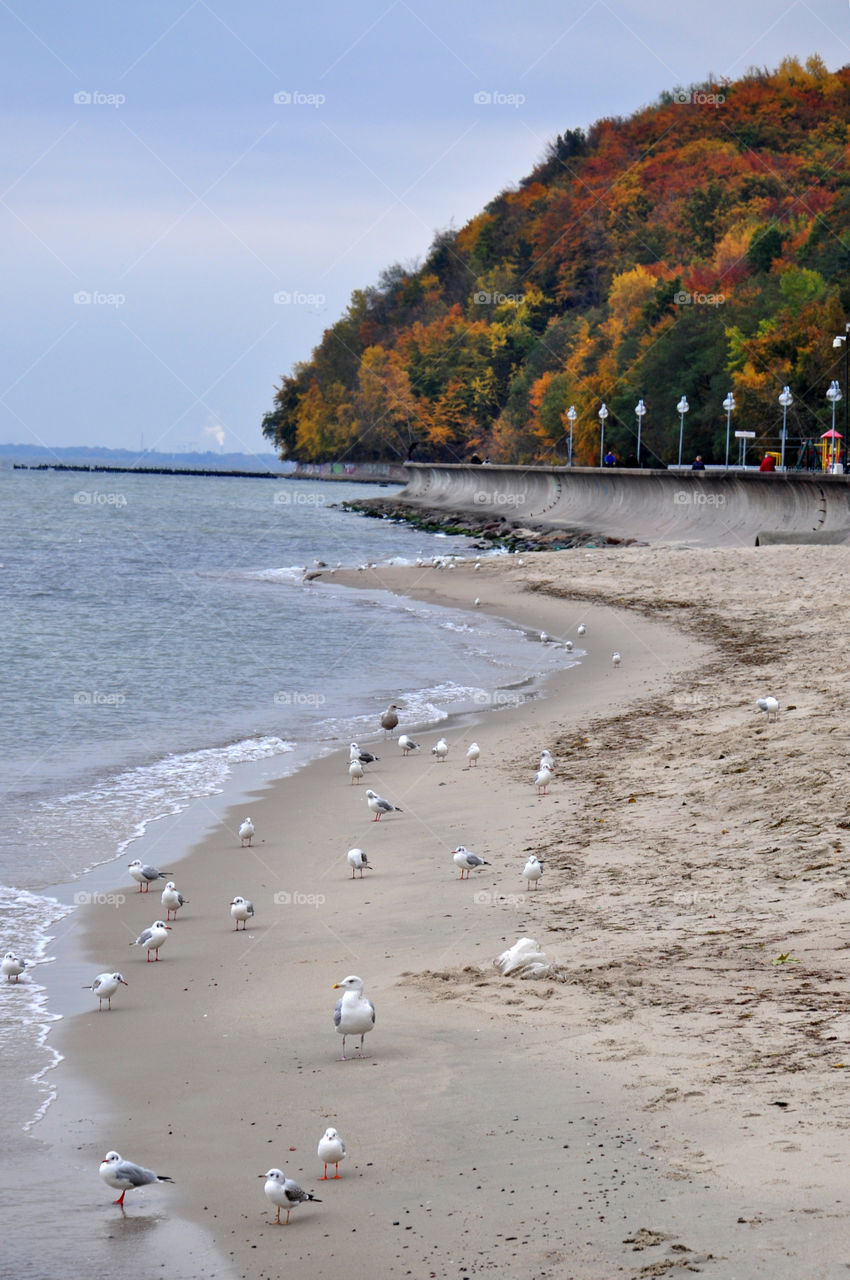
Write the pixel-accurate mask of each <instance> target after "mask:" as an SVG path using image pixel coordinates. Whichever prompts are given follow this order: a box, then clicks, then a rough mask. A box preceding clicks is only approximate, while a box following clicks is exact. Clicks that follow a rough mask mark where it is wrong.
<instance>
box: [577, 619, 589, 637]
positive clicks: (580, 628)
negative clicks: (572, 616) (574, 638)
mask: <svg viewBox="0 0 850 1280" xmlns="http://www.w3.org/2000/svg"><path fill="white" fill-rule="evenodd" d="M586 631H587V627H586V626H585V625H584V623H583V622H580V623H579V624H578V626H577V627H576V635H579V636H583V635H584V634H585V633H586Z"/></svg>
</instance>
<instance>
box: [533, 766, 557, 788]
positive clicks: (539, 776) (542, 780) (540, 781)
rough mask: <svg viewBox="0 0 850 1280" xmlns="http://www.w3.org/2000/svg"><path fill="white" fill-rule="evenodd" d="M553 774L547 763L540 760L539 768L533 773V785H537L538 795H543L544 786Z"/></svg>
mask: <svg viewBox="0 0 850 1280" xmlns="http://www.w3.org/2000/svg"><path fill="white" fill-rule="evenodd" d="M554 776H555V770H554V769H553V768H552V767H551V766H550V765H548V764H544V763H543V761H541V762H540V768H539V769H538V770H537V772H536V773H535V775H534V785H535V786H536V787H537V794H538V796H545V794H546V788H547V787H548V785H549V783H550V782H551V781H552V779H553V778H554Z"/></svg>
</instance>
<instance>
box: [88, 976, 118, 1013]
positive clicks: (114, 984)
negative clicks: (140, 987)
mask: <svg viewBox="0 0 850 1280" xmlns="http://www.w3.org/2000/svg"><path fill="white" fill-rule="evenodd" d="M128 985H129V984H128V983H126V982H125V981H124V978H123V977H122V975H121V974H120V973H99V974H98V975H97V977H96V978H95V980H94V982H93V983H92V984H91V986H90V987H83V990H84V991H93V992H94V994H95V995H96V996H97V1011H98V1013H100V1011H101V1009H102V1008H103V1002H104V1000H105V1001H106V1007H107V1009H111V1008H112V997H113V996H114V995H115V992H116V991H117V990H118V988H119V987H121V986H124V987H126V986H128Z"/></svg>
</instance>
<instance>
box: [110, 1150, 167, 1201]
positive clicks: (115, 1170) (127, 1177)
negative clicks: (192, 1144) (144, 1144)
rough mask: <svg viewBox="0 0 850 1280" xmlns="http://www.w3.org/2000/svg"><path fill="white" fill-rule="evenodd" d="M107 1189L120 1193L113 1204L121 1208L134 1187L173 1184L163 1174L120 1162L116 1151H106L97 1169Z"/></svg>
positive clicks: (130, 1163)
mask: <svg viewBox="0 0 850 1280" xmlns="http://www.w3.org/2000/svg"><path fill="white" fill-rule="evenodd" d="M98 1173H99V1174H100V1176H101V1178H103V1181H104V1182H105V1183H106V1185H107V1186H108V1187H113V1188H114V1189H115V1190H116V1191H120V1192H121V1195H120V1196H119V1197H118V1199H117V1200H113V1202H112V1203H113V1204H120V1205H122V1206H123V1204H124V1197H125V1195H126V1194H127V1192H128V1191H132V1190H133V1188H134V1187H146V1186H147V1185H148V1183H150V1182H173V1181H174V1179H173V1178H169V1177H168V1175H167V1174H165V1173H154V1171H153V1169H143V1168H142V1166H141V1165H140V1164H133V1163H132V1161H130V1160H122V1159H121V1157H120V1156H119V1154H118V1152H117V1151H107V1153H106V1155H105V1156H104V1157H103V1160H102V1161H101V1164H100V1168H99V1169H98Z"/></svg>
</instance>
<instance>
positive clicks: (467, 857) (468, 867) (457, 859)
mask: <svg viewBox="0 0 850 1280" xmlns="http://www.w3.org/2000/svg"><path fill="white" fill-rule="evenodd" d="M452 861H453V862H454V864H455V866H456V867H460V878H461V880H463V879H464V874H463V873H464V871H465V872H466V877H465V878H466V879H467V880H468V879H469V873H470V871H474V870H475V868H476V867H489V866H490V863H489V862H486V861H485V860H484V858H479V856H478V854H477V853H473V852H472V850H471V849H464V847H463V845H462V844H459V845H458V847H457V848H456V849H452Z"/></svg>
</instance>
